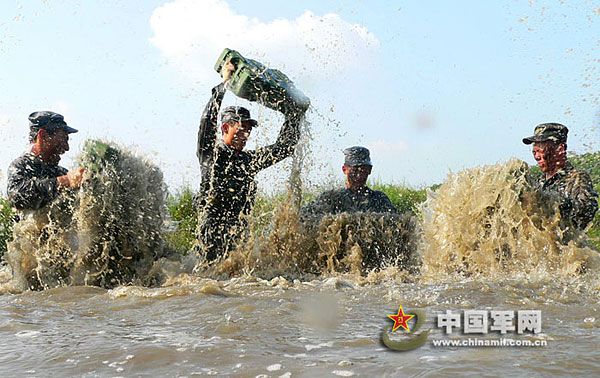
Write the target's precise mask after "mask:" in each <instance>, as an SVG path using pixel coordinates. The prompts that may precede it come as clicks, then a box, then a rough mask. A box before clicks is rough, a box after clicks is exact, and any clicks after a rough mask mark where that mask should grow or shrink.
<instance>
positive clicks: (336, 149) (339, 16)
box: [0, 0, 600, 193]
mask: <svg viewBox="0 0 600 378" xmlns="http://www.w3.org/2000/svg"><path fill="white" fill-rule="evenodd" d="M226 47H228V48H232V49H235V50H237V51H239V52H240V53H241V54H242V55H244V56H246V57H249V58H253V59H256V60H259V61H261V62H263V63H265V64H267V65H268V66H270V67H273V68H277V69H280V70H281V71H283V72H285V73H286V74H287V75H288V76H289V77H290V78H291V79H292V80H293V81H294V82H295V84H296V86H297V87H298V88H299V89H301V90H302V91H303V92H304V93H305V94H306V95H307V96H308V97H309V98H310V99H311V104H312V106H311V109H310V110H309V113H308V115H307V121H308V122H309V123H310V126H309V133H310V136H309V135H308V134H305V136H304V142H305V143H307V147H306V149H307V151H308V155H307V157H306V160H305V167H304V169H305V170H304V172H305V178H304V181H305V183H306V185H307V186H309V187H310V186H313V187H314V186H325V185H341V183H342V182H343V180H342V173H341V165H342V163H343V155H342V152H341V151H342V150H343V149H344V148H345V147H348V146H353V145H364V146H367V147H369V148H370V150H371V157H372V160H373V164H374V168H373V174H372V177H371V179H372V181H379V182H384V183H394V184H404V185H410V186H412V187H422V186H425V185H431V184H434V183H439V182H442V181H443V180H444V179H445V178H446V177H447V175H448V174H449V173H451V172H458V171H460V170H463V169H466V168H470V167H475V166H480V165H485V164H495V163H498V162H503V161H507V160H509V159H511V158H518V159H522V160H525V161H526V162H528V163H529V164H533V163H534V161H533V158H532V156H531V150H530V147H529V146H525V145H524V144H522V142H521V139H522V138H523V137H526V136H529V135H531V134H532V133H533V128H534V126H535V125H536V124H538V123H543V122H560V123H563V124H565V125H567V126H568V127H569V129H570V132H569V146H568V147H569V150H571V151H573V152H575V153H585V152H590V151H598V150H600V80H599V79H600V3H599V2H598V1H595V2H594V1H569V2H566V1H534V0H530V1H502V2H488V1H452V2H450V1H364V0H363V1H352V2H351V1H326V0H320V1H312V0H305V1H301V2H300V1H289V2H280V1H266V0H264V1H261V0H258V1H241V0H171V1H166V0H161V1H158V0H147V1H143V2H137V1H125V0H123V1H114V0H104V1H92V0H89V1H75V0H73V1H67V0H64V1H61V0H57V1H34V0H31V1H2V2H0V143H2V147H3V148H2V149H0V193H5V188H6V171H7V168H8V165H9V164H10V162H11V161H12V160H13V159H15V158H16V157H18V156H19V155H20V154H22V153H23V152H25V151H27V149H28V148H29V146H28V141H27V134H28V120H27V116H28V115H29V114H30V113H32V112H33V111H37V110H52V111H56V112H58V113H61V114H63V115H64V117H65V120H66V121H67V122H68V123H69V125H71V126H73V127H75V128H77V129H79V130H80V132H79V133H77V134H73V135H71V150H70V151H69V152H67V153H66V154H65V155H64V157H63V160H62V162H61V164H62V165H64V166H66V167H67V168H72V167H74V166H75V165H76V161H75V158H76V156H77V155H78V153H79V152H80V151H81V147H82V145H83V142H84V141H85V140H86V139H89V138H94V139H95V138H101V139H104V140H110V141H114V142H116V143H118V144H120V145H122V146H126V147H127V148H130V149H132V150H134V151H135V152H136V153H138V154H139V155H141V156H144V157H146V158H148V159H150V160H151V161H153V162H154V163H155V164H157V165H158V166H159V167H160V168H161V169H162V171H163V173H164V177H165V181H166V183H167V185H168V187H169V190H170V191H171V192H176V191H178V190H180V189H181V188H182V187H185V186H191V187H192V188H196V187H197V186H198V183H199V180H200V178H199V164H198V161H197V159H196V156H195V145H196V135H197V128H198V121H199V118H200V114H201V112H202V109H203V107H204V105H205V103H206V102H207V101H208V99H209V97H210V89H211V88H212V87H214V86H215V85H217V84H219V82H220V76H219V75H218V74H217V73H216V72H215V70H214V68H213V67H214V64H215V61H216V60H217V58H218V57H219V55H220V53H221V51H222V50H223V49H224V48H226ZM224 105H242V106H246V107H248V108H249V109H250V110H251V112H252V114H253V116H254V117H255V118H257V119H258V121H259V123H260V126H259V127H258V128H256V129H255V130H254V131H253V133H252V136H251V138H250V143H249V145H248V147H247V148H254V147H255V146H260V145H266V144H269V143H273V142H274V141H275V139H276V137H277V133H278V130H279V127H280V126H281V123H282V121H283V119H282V116H281V115H280V114H277V113H276V112H273V111H271V110H269V109H266V108H264V107H262V106H260V105H257V104H255V103H249V102H247V101H245V100H242V99H239V98H237V97H235V96H234V95H233V94H231V93H228V94H227V95H226V97H225V100H224ZM289 160H290V159H287V161H284V162H282V163H280V164H279V165H277V166H276V167H272V168H269V169H267V170H265V171H264V172H263V173H261V174H260V175H259V176H258V180H259V187H260V188H261V189H262V190H264V191H267V192H268V191H276V190H280V189H281V188H283V186H284V185H285V182H286V180H287V178H288V176H289V170H290V167H291V165H290V164H291V163H290V161H289Z"/></svg>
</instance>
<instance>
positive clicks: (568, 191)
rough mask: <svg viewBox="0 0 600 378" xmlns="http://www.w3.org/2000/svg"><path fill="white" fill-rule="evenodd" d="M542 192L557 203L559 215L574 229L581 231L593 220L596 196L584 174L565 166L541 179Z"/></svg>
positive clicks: (596, 204)
mask: <svg viewBox="0 0 600 378" xmlns="http://www.w3.org/2000/svg"><path fill="white" fill-rule="evenodd" d="M540 184H541V189H542V192H543V193H544V194H546V195H548V196H549V197H550V198H557V199H558V201H559V208H560V215H561V218H562V219H564V220H569V221H570V222H571V223H572V224H573V226H575V228H577V229H580V230H583V229H585V227H586V226H587V225H588V224H589V223H590V222H591V221H592V219H594V215H595V214H596V211H597V210H598V194H597V193H596V192H595V191H594V186H593V184H592V179H591V178H590V175H588V174H587V173H586V172H582V171H579V170H577V169H575V168H574V167H573V166H572V165H571V163H569V162H568V161H567V164H566V166H565V167H564V168H563V169H561V170H559V171H558V172H556V173H555V174H554V175H553V176H552V177H550V178H549V179H542V181H541V183H540Z"/></svg>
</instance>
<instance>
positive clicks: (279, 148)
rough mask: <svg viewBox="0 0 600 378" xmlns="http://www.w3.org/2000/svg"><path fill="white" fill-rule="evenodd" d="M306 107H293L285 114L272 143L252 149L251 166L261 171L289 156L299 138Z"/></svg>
mask: <svg viewBox="0 0 600 378" xmlns="http://www.w3.org/2000/svg"><path fill="white" fill-rule="evenodd" d="M305 111H306V109H293V110H291V111H289V112H288V114H286V115H285V122H284V123H283V126H282V127H281V130H280V131H279V136H278V137H277V141H275V143H274V144H272V145H270V146H266V147H260V148H257V149H256V150H255V151H254V163H253V168H254V169H256V171H257V172H258V171H261V170H263V169H265V168H268V167H270V166H272V165H273V164H276V163H278V162H280V161H281V160H283V159H285V158H286V157H288V156H290V155H291V154H292V153H293V152H294V148H295V147H296V144H298V140H299V139H300V125H301V123H302V120H303V119H304V113H305Z"/></svg>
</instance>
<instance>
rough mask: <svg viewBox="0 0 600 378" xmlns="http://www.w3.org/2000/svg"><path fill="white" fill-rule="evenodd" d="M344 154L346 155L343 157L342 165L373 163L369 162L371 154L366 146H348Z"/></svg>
mask: <svg viewBox="0 0 600 378" xmlns="http://www.w3.org/2000/svg"><path fill="white" fill-rule="evenodd" d="M344 155H345V156H346V158H345V159H344V165H347V166H350V167H355V166H358V165H370V166H373V164H371V155H370V153H369V150H368V149H367V148H366V147H361V146H353V147H348V148H346V149H345V150H344Z"/></svg>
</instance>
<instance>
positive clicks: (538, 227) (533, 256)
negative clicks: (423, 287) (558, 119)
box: [420, 160, 598, 278]
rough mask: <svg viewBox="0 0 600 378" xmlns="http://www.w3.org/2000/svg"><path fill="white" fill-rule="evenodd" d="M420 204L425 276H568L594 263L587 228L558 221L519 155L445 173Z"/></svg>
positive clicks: (595, 260) (421, 251)
mask: <svg viewBox="0 0 600 378" xmlns="http://www.w3.org/2000/svg"><path fill="white" fill-rule="evenodd" d="M421 212H422V215H423V222H422V238H421V242H420V253H421V256H422V260H423V266H422V273H423V275H424V276H426V277H429V278H431V277H435V276H447V275H452V274H459V275H462V276H473V275H474V276H476V275H483V276H490V277H501V276H505V275H506V274H507V273H526V274H533V273H537V274H541V275H544V276H547V275H555V274H559V275H562V276H571V275H573V274H576V273H580V272H582V271H584V270H585V269H597V267H598V254H597V253H596V252H595V251H593V250H591V249H589V248H586V247H585V246H584V239H585V238H584V234H583V233H580V232H577V231H572V232H568V233H567V232H565V231H564V230H563V229H562V228H561V227H560V214H559V212H558V210H557V207H556V206H555V205H553V203H550V202H547V201H546V200H544V198H542V197H541V196H540V195H539V192H538V191H536V189H535V183H534V180H533V178H532V177H531V175H530V173H529V167H528V166H527V164H526V163H524V162H522V161H519V160H511V161H509V162H507V163H506V164H497V165H493V166H485V167H478V168H474V169H469V170H465V171H462V172H459V173H457V174H452V175H450V176H449V177H448V180H447V181H446V182H445V183H444V184H443V185H442V186H441V187H440V188H439V189H438V190H437V191H436V192H435V193H433V192H430V193H428V198H427V200H426V201H425V203H423V204H422V206H421Z"/></svg>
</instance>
